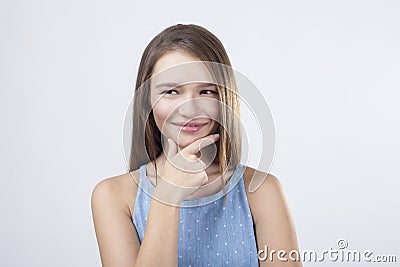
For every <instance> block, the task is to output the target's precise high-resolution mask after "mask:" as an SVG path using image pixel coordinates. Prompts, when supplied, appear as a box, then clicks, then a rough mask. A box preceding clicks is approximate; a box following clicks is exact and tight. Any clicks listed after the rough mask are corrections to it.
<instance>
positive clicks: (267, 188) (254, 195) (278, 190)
mask: <svg viewBox="0 0 400 267" xmlns="http://www.w3.org/2000/svg"><path fill="white" fill-rule="evenodd" d="M243 172H244V173H243V178H244V184H245V188H246V194H247V198H248V201H249V205H250V209H251V212H252V215H253V218H254V219H255V220H257V219H258V217H260V216H259V215H260V213H265V212H266V209H268V208H270V209H273V208H276V205H279V206H280V205H282V204H283V203H282V201H283V200H284V194H283V189H282V185H281V182H280V181H279V179H278V178H277V177H276V176H275V175H273V174H271V173H267V172H264V171H261V170H257V169H254V168H252V167H249V166H246V165H244V166H243ZM273 206H275V207H273Z"/></svg>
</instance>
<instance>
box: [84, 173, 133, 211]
mask: <svg viewBox="0 0 400 267" xmlns="http://www.w3.org/2000/svg"><path fill="white" fill-rule="evenodd" d="M139 177H140V175H139V170H135V171H133V172H129V173H125V174H121V175H117V176H113V177H109V178H104V179H103V180H101V181H100V182H98V183H97V184H96V185H95V187H94V188H93V191H92V198H91V201H92V205H96V204H97V203H98V204H99V205H101V203H104V202H108V203H110V202H111V203H119V205H123V206H122V207H123V208H124V209H126V211H127V212H129V213H130V215H132V214H133V207H134V205H135V200H136V193H137V188H138V184H139Z"/></svg>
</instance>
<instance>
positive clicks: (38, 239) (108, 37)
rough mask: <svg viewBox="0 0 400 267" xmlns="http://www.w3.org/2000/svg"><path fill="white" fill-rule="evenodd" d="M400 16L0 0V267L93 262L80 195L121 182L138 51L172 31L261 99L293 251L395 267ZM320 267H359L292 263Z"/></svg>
mask: <svg viewBox="0 0 400 267" xmlns="http://www.w3.org/2000/svg"><path fill="white" fill-rule="evenodd" d="M399 14H400V2H398V1H386V0H384V1H259V2H253V1H241V2H238V3H233V2H232V1H208V0H203V1H197V2H193V3H191V2H189V1H164V2H163V1H160V2H159V3H157V2H154V1H140V2H139V1H136V2H135V1H107V2H106V1H27V0H22V1H5V0H1V2H0V36H1V42H0V58H1V59H0V68H1V69H0V70H1V74H0V86H1V93H0V103H1V105H0V108H1V113H0V123H1V133H0V134H1V138H0V144H1V145H0V148H1V157H0V160H1V165H0V166H1V181H0V208H1V220H0V265H1V266H10V267H11V266H60V267H63V266H100V258H99V254H98V248H97V243H96V238H95V233H94V227H93V222H92V217H91V210H90V197H91V192H92V189H93V187H94V186H95V185H96V184H97V183H98V182H99V181H100V180H102V179H104V178H108V177H111V176H115V175H119V174H122V173H126V165H125V161H124V155H123V144H122V134H123V121H124V116H125V111H126V109H127V107H128V105H129V101H130V99H131V97H132V95H133V88H134V83H135V78H136V77H135V76H136V72H137V68H138V63H139V60H140V56H141V53H142V52H143V50H144V48H145V46H146V45H147V44H148V42H149V41H150V40H151V39H152V38H153V37H154V36H155V35H156V34H157V33H159V32H160V31H161V30H163V29H164V28H166V27H168V26H171V25H174V24H176V23H195V24H199V25H201V26H204V27H206V28H207V29H209V30H210V31H211V32H213V33H214V34H215V35H216V36H217V37H218V38H220V40H221V41H222V43H223V44H224V46H225V48H226V50H227V52H228V54H229V56H230V58H231V61H232V64H233V67H234V68H235V69H237V70H239V71H241V72H242V73H244V74H246V75H247V77H249V78H250V79H251V80H252V81H253V82H254V83H255V84H256V85H257V86H258V88H259V89H260V91H261V92H262V93H263V95H264V96H265V98H266V99H267V101H268V103H269V105H270V108H271V110H272V113H273V116H274V120H275V124H276V154H275V161H274V163H273V166H272V169H271V172H272V173H273V174H275V175H276V176H277V177H278V178H279V179H280V180H281V182H282V184H283V188H284V190H285V193H286V196H287V200H288V202H289V205H290V209H291V212H292V215H293V218H294V221H295V225H296V228H297V234H298V238H299V245H300V249H303V250H305V249H308V250H311V249H313V250H316V251H317V252H320V251H322V250H324V249H329V248H330V247H332V248H337V245H336V242H337V240H338V239H340V238H343V239H346V241H347V242H348V244H349V249H358V250H365V249H369V250H371V251H373V252H374V254H375V255H376V254H382V255H396V253H397V258H398V261H399V260H400V259H399V258H400V254H398V251H399V249H400V247H399V243H398V240H399V239H400V231H399V230H398V225H400V215H399V212H398V209H399V196H398V194H399V189H400V183H399V181H398V179H399V177H400V167H399V154H398V151H399V149H400V142H399V141H398V138H399V137H400V122H399V119H398V115H399V114H400V107H399V105H398V102H399V99H400V79H399V77H400V76H399V74H400V49H399V47H400V16H399ZM244 124H245V125H246V122H244ZM248 127H253V126H251V125H249V126H248ZM249 129H251V128H249ZM252 147H254V148H255V147H257V144H256V143H252V141H251V140H250V153H251V149H252ZM332 264H333V265H338V266H362V265H363V264H362V263H361V264H355V263H346V262H344V263H341V262H329V261H326V262H323V263H320V264H316V263H305V264H304V265H305V266H315V265H320V266H326V265H332ZM394 265H395V264H386V265H385V266H394ZM368 266H383V264H369V265H368Z"/></svg>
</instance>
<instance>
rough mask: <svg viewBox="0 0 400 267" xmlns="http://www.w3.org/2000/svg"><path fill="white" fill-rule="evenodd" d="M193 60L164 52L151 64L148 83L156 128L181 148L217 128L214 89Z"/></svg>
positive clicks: (206, 75) (177, 53) (178, 52)
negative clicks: (149, 83)
mask: <svg viewBox="0 0 400 267" xmlns="http://www.w3.org/2000/svg"><path fill="white" fill-rule="evenodd" d="M195 61H196V62H198V61H200V59H198V58H196V57H194V56H192V55H191V54H189V53H186V52H182V51H171V52H168V53H167V54H165V55H163V56H162V57H161V58H160V59H158V61H157V62H156V64H155V65H154V68H153V77H152V80H151V93H150V98H151V105H152V108H153V115H154V120H155V122H156V124H157V127H158V129H159V130H160V131H161V133H162V134H163V135H164V137H166V138H171V139H173V140H174V141H175V143H177V144H178V146H179V147H181V148H183V147H186V146H187V145H189V144H190V143H192V142H193V141H195V140H197V139H199V138H201V137H205V136H207V135H209V134H212V133H215V132H216V131H217V129H218V127H219V124H218V122H217V121H218V120H219V116H220V107H221V105H220V102H219V96H218V91H217V86H216V85H215V84H213V83H211V82H207V81H211V80H210V79H209V78H208V77H209V73H208V71H207V69H206V68H205V67H204V65H202V64H201V63H194V62H195ZM185 63H191V64H186V65H185ZM181 64H183V65H181ZM177 65H179V66H177ZM171 67H173V68H171ZM166 69H168V70H166Z"/></svg>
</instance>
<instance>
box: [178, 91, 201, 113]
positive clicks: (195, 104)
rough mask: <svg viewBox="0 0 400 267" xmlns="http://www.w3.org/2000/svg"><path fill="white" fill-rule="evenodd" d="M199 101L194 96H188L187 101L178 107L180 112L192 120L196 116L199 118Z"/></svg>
mask: <svg viewBox="0 0 400 267" xmlns="http://www.w3.org/2000/svg"><path fill="white" fill-rule="evenodd" d="M199 111H200V107H199V99H198V98H197V99H196V97H194V96H188V97H186V98H185V101H184V102H183V103H181V104H180V105H179V107H178V112H179V113H180V114H181V115H182V116H185V117H188V118H192V117H194V116H199V115H200V114H199Z"/></svg>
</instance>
